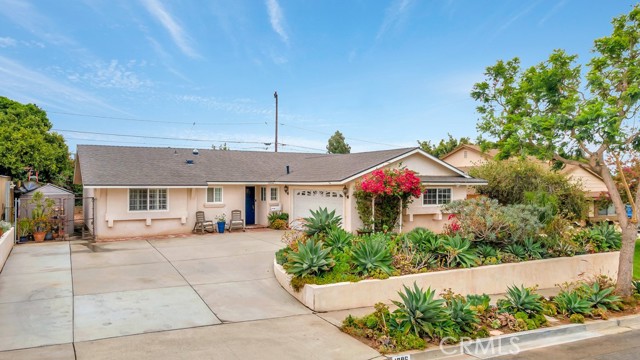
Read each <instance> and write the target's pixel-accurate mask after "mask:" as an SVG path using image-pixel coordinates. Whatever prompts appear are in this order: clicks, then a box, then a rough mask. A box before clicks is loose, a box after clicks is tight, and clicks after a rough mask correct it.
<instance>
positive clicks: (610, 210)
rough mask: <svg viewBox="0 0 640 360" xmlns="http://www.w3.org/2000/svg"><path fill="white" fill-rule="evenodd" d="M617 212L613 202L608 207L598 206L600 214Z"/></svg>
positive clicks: (607, 214) (608, 214) (606, 214)
mask: <svg viewBox="0 0 640 360" xmlns="http://www.w3.org/2000/svg"><path fill="white" fill-rule="evenodd" d="M615 214H616V207H615V206H613V204H611V205H609V206H608V207H606V208H598V215H600V216H610V215H615Z"/></svg>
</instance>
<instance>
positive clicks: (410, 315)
mask: <svg viewBox="0 0 640 360" xmlns="http://www.w3.org/2000/svg"><path fill="white" fill-rule="evenodd" d="M403 287H404V292H398V295H399V296H400V298H401V299H402V302H400V301H395V300H393V303H394V304H395V305H396V306H397V307H398V309H396V310H395V311H394V312H393V316H392V318H391V321H392V322H395V323H396V325H397V329H398V330H399V331H400V332H402V333H404V334H408V333H410V332H413V333H414V335H415V336H417V337H420V336H421V335H427V336H429V337H430V338H433V337H434V331H435V328H436V326H437V325H438V324H439V323H442V322H444V321H445V320H447V312H446V310H445V308H444V307H443V304H444V300H442V299H438V300H435V299H434V295H435V291H434V290H431V288H428V289H427V290H426V291H424V290H422V289H421V288H419V287H418V285H417V284H416V283H413V290H412V289H410V288H408V287H407V286H403Z"/></svg>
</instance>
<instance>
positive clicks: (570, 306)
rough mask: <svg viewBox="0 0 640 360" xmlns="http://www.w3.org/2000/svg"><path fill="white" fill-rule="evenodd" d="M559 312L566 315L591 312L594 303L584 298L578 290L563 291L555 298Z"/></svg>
mask: <svg viewBox="0 0 640 360" xmlns="http://www.w3.org/2000/svg"><path fill="white" fill-rule="evenodd" d="M553 302H554V303H555V304H556V307H557V308H558V312H560V313H562V314H564V315H572V314H589V313H590V312H591V308H592V307H593V303H592V302H590V301H588V300H586V299H584V298H582V297H581V296H580V295H579V294H578V292H577V291H562V292H560V294H558V296H556V297H555V298H553Z"/></svg>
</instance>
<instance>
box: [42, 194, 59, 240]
mask: <svg viewBox="0 0 640 360" xmlns="http://www.w3.org/2000/svg"><path fill="white" fill-rule="evenodd" d="M55 206H56V201H55V200H53V199H44V218H45V222H46V225H45V227H46V230H47V233H46V235H45V237H44V239H45V240H53V239H55V237H54V236H53V233H54V227H55V220H52V218H51V217H52V215H53V212H54V211H53V209H54V207H55Z"/></svg>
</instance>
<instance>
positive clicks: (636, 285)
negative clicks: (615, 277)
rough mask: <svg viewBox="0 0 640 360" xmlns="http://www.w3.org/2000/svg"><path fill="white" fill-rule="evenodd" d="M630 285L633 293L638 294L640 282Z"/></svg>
mask: <svg viewBox="0 0 640 360" xmlns="http://www.w3.org/2000/svg"><path fill="white" fill-rule="evenodd" d="M631 283H632V284H633V291H635V292H636V294H640V281H638V280H636V281H632V282H631Z"/></svg>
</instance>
